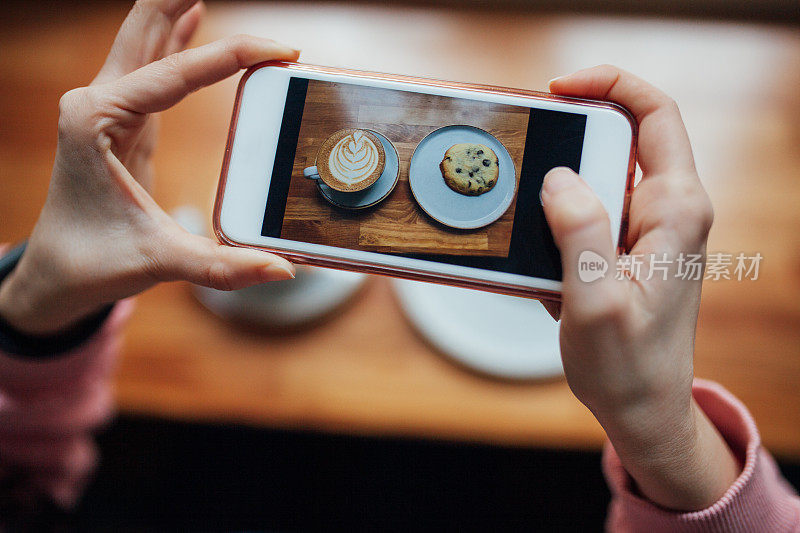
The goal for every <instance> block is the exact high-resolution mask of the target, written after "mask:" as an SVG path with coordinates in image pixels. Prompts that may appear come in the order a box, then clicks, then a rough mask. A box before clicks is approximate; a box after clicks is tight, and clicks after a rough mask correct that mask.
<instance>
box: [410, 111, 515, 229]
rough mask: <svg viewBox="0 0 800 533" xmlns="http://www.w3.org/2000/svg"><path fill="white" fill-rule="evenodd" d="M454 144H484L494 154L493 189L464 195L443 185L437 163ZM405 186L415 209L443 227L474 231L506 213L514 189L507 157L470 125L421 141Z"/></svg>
mask: <svg viewBox="0 0 800 533" xmlns="http://www.w3.org/2000/svg"><path fill="white" fill-rule="evenodd" d="M458 143H478V144H484V145H486V146H488V147H489V148H491V149H492V150H494V153H495V154H497V159H498V162H499V168H500V173H499V175H498V178H497V184H495V186H494V188H493V189H492V190H491V191H489V192H486V193H483V194H481V195H480V196H466V195H464V194H459V193H457V192H455V191H454V190H452V189H451V188H450V187H448V186H447V184H446V183H445V182H444V178H442V172H441V170H439V163H441V162H442V159H444V153H445V152H446V151H447V149H448V148H450V147H451V146H453V145H454V144H458ZM408 174H409V175H408V183H409V185H410V186H411V192H412V193H413V194H414V198H415V199H416V200H417V203H418V204H419V206H420V207H421V208H422V209H423V210H424V211H425V212H426V213H428V214H429V215H430V216H431V217H432V218H434V219H436V220H438V221H439V222H441V223H442V224H444V225H446V226H450V227H453V228H459V229H475V228H480V227H483V226H486V225H488V224H491V223H492V222H494V221H495V220H497V219H498V218H500V217H501V216H503V213H505V212H506V210H508V207H509V206H510V205H511V201H512V200H513V199H514V193H515V191H516V188H517V182H516V179H515V176H516V171H515V169H514V162H513V161H512V160H511V155H510V154H509V153H508V150H506V147H505V146H503V143H501V142H500V141H498V140H497V139H496V138H495V137H494V135H492V134H491V133H489V132H487V131H484V130H482V129H480V128H476V127H474V126H445V127H443V128H439V129H438V130H435V131H433V132H431V133H429V134H428V136H427V137H425V138H424V139H422V141H420V143H419V144H418V145H417V148H416V149H415V150H414V155H413V156H411V166H410V168H409V171H408Z"/></svg>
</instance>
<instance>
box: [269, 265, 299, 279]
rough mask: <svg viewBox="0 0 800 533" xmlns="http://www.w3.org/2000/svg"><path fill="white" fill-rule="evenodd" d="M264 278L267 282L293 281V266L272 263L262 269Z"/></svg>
mask: <svg viewBox="0 0 800 533" xmlns="http://www.w3.org/2000/svg"><path fill="white" fill-rule="evenodd" d="M264 277H265V279H267V280H269V281H280V280H284V279H293V278H294V266H292V264H291V263H286V264H284V263H272V264H270V265H267V266H266V267H264Z"/></svg>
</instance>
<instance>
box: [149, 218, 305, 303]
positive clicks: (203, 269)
mask: <svg viewBox="0 0 800 533" xmlns="http://www.w3.org/2000/svg"><path fill="white" fill-rule="evenodd" d="M181 231H182V233H183V234H182V235H181V237H180V239H176V241H177V242H178V243H179V244H178V245H177V246H174V247H173V248H172V250H170V253H169V254H167V257H166V258H164V259H163V261H164V263H165V266H164V270H165V271H166V272H167V273H168V276H169V277H170V279H181V280H186V281H190V282H192V283H195V284H197V285H203V286H206V287H212V288H214V289H219V290H223V291H229V290H233V289H241V288H244V287H249V286H251V285H256V284H258V283H264V282H267V281H279V280H285V279H290V278H293V277H294V273H295V269H294V265H292V264H291V263H290V262H289V261H287V260H285V259H283V258H281V257H278V256H277V255H274V254H271V253H267V252H262V251H260V250H253V249H250V248H235V247H231V246H226V245H222V244H219V243H218V242H216V241H213V240H211V239H208V238H206V237H200V236H197V235H192V234H191V233H188V232H184V231H183V230H181Z"/></svg>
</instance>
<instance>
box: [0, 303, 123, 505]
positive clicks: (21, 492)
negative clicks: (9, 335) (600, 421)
mask: <svg viewBox="0 0 800 533" xmlns="http://www.w3.org/2000/svg"><path fill="white" fill-rule="evenodd" d="M131 306H132V302H131V301H123V302H120V303H118V304H117V305H116V306H115V308H114V310H113V311H112V312H111V314H110V315H109V317H108V319H107V320H106V321H105V323H104V324H103V326H102V327H101V329H100V330H99V331H98V332H97V333H95V334H94V335H93V336H92V337H91V338H90V339H88V340H87V341H86V342H84V343H83V344H82V345H81V346H79V347H77V348H75V349H73V350H71V351H68V352H65V353H62V354H59V355H56V356H54V357H53V358H51V359H46V360H30V359H24V358H19V357H16V356H14V355H11V354H7V353H3V352H2V351H0V486H5V488H4V491H9V492H10V494H8V493H7V494H5V497H11V498H15V499H19V500H20V501H21V502H24V501H29V500H35V499H36V498H37V497H39V496H49V497H51V498H53V500H54V501H55V502H56V503H57V504H59V505H61V506H62V507H65V508H69V507H71V506H73V505H74V504H75V503H76V501H77V499H78V497H79V496H80V493H81V490H82V488H83V485H84V483H85V482H86V480H87V478H88V475H89V474H90V473H91V471H92V469H93V467H94V465H95V461H96V452H95V448H94V444H93V442H92V435H91V432H92V430H94V429H96V428H97V427H98V426H99V425H100V424H102V423H103V422H105V421H106V420H107V419H108V418H109V416H110V415H111V411H112V402H111V394H110V388H109V379H110V375H111V372H112V370H113V367H114V361H115V358H116V354H117V351H118V348H119V344H120V330H121V328H122V326H123V324H124V322H125V321H126V318H127V316H128V315H129V314H130V310H131Z"/></svg>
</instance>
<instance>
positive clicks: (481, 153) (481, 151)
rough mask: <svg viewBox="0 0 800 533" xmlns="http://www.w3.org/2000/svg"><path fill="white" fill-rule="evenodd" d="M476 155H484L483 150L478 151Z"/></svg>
mask: <svg viewBox="0 0 800 533" xmlns="http://www.w3.org/2000/svg"><path fill="white" fill-rule="evenodd" d="M475 153H476V154H478V155H483V150H478V151H477V152H475Z"/></svg>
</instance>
